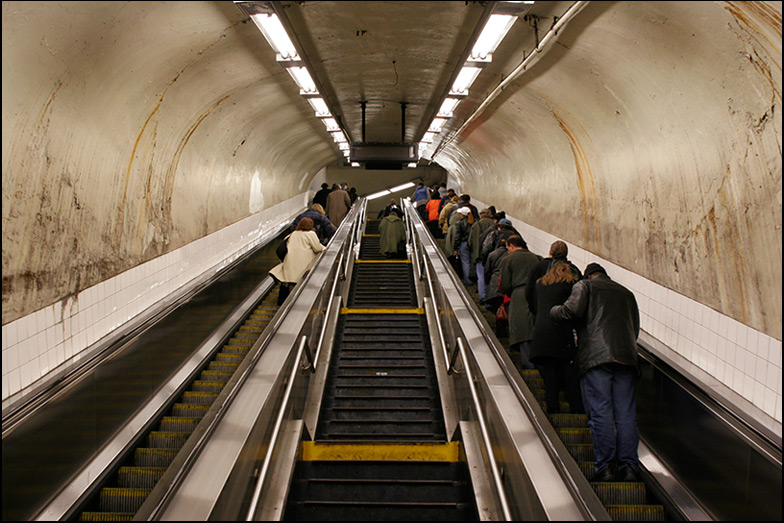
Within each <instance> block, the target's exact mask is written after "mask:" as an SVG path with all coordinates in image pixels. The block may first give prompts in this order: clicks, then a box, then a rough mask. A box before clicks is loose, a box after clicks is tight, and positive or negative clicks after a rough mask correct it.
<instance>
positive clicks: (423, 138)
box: [422, 131, 436, 143]
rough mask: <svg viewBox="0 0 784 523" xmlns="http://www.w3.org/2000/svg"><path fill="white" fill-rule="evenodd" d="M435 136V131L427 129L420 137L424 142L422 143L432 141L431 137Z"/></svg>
mask: <svg viewBox="0 0 784 523" xmlns="http://www.w3.org/2000/svg"><path fill="white" fill-rule="evenodd" d="M435 136H436V133H434V132H430V131H428V132H426V133H425V135H424V136H423V137H422V142H424V143H433V138H435Z"/></svg>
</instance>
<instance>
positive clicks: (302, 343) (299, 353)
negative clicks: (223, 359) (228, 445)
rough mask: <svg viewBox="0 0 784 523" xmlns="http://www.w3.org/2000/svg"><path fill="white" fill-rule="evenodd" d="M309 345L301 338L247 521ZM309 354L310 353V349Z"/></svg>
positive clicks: (306, 338)
mask: <svg viewBox="0 0 784 523" xmlns="http://www.w3.org/2000/svg"><path fill="white" fill-rule="evenodd" d="M307 345H308V337H307V336H304V335H303V336H302V338H300V341H299V348H298V349H297V354H296V356H295V357H294V358H295V359H294V364H293V365H292V366H291V373H290V374H289V377H288V378H289V379H288V383H286V390H285V392H284V393H283V401H282V402H281V404H280V408H279V409H278V415H277V418H276V419H275V427H274V428H273V429H272V436H271V437H270V442H269V445H268V446H267V449H268V450H267V453H266V455H265V456H264V463H263V464H262V466H261V472H259V478H258V479H257V480H256V485H255V486H254V488H253V497H252V498H251V501H250V506H249V508H248V513H247V515H246V516H245V521H253V516H254V514H255V512H256V509H257V507H258V504H259V498H260V497H261V487H262V485H263V484H264V480H265V479H266V477H267V472H268V471H269V468H270V463H271V462H272V454H273V452H272V451H273V449H274V448H275V445H276V444H277V442H278V435H279V434H280V429H281V427H282V426H283V419H284V417H285V415H286V409H287V408H288V405H289V400H290V399H291V390H292V389H293V388H294V379H295V378H296V377H297V372H298V371H299V370H300V366H299V362H300V361H301V360H302V353H303V352H304V351H305V347H307ZM308 352H310V350H309V348H308Z"/></svg>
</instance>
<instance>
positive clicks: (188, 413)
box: [79, 292, 278, 521]
mask: <svg viewBox="0 0 784 523" xmlns="http://www.w3.org/2000/svg"><path fill="white" fill-rule="evenodd" d="M275 294H276V293H274V292H268V293H267V295H266V296H265V297H264V299H263V300H262V301H261V303H259V305H258V306H257V307H256V308H255V310H254V311H253V312H252V313H251V314H250V315H249V316H248V317H247V319H246V320H245V321H244V322H243V324H242V325H241V326H240V327H239V328H238V329H237V330H236V331H235V332H234V334H233V335H232V336H231V337H230V338H229V339H228V340H227V341H226V343H225V344H224V345H223V346H222V347H221V349H220V350H219V351H218V352H217V353H216V354H215V356H214V357H213V358H212V361H210V362H209V363H208V364H207V365H206V366H205V367H204V369H203V370H201V372H200V373H199V375H198V376H197V378H196V379H195V380H194V381H193V382H192V383H191V384H190V386H189V387H188V390H186V391H185V392H183V393H182V394H181V396H180V397H179V398H178V399H177V401H176V402H175V403H174V404H173V405H172V406H171V407H170V409H169V410H168V412H167V413H166V414H165V415H164V416H163V417H161V418H160V420H159V421H158V422H157V423H156V426H155V428H154V430H151V431H149V432H148V433H147V434H146V435H145V436H144V437H143V438H142V442H141V444H140V445H139V446H138V447H137V448H136V449H135V450H134V451H133V452H132V453H131V454H130V455H129V456H128V458H127V459H126V460H125V462H124V463H123V464H122V465H121V466H120V467H119V468H118V469H117V470H115V471H114V472H113V473H112V474H111V476H110V478H109V480H108V481H107V483H106V484H105V486H104V487H103V488H101V489H100V492H99V493H98V494H97V495H95V496H93V499H92V500H90V501H89V502H88V503H87V504H86V505H85V508H84V509H83V511H82V512H81V514H80V516H79V520H81V521H131V520H132V519H133V516H134V515H135V514H136V512H137V511H138V510H139V507H141V505H142V504H143V503H144V501H145V500H146V499H147V497H148V496H149V494H150V492H151V491H152V489H153V487H154V486H155V484H156V483H157V482H158V480H159V479H160V478H161V477H162V476H163V474H164V473H165V472H166V469H167V468H168V466H169V465H170V464H171V463H172V461H173V460H174V458H175V456H176V455H177V453H178V452H179V450H180V449H181V448H182V447H183V445H184V444H185V441H186V440H187V439H188V437H190V435H191V433H192V432H193V431H194V430H195V428H196V426H197V425H198V424H199V422H200V421H201V419H202V418H203V417H204V415H205V414H206V412H207V411H208V410H209V408H210V406H211V405H212V403H213V402H214V401H215V399H216V398H217V397H218V394H219V393H220V392H221V391H222V390H223V388H224V387H225V385H226V383H227V382H228V381H229V379H230V378H231V377H232V375H233V374H234V372H235V371H236V370H237V368H238V367H239V366H240V364H241V363H242V361H243V359H244V358H245V356H246V355H247V354H248V352H249V351H250V349H251V347H252V346H253V344H254V343H255V342H256V340H257V339H258V338H259V336H260V335H261V333H262V332H263V331H264V329H265V328H266V326H267V325H268V324H269V322H270V320H271V319H272V317H273V316H274V315H275V312H276V311H277V309H278V306H277V296H275Z"/></svg>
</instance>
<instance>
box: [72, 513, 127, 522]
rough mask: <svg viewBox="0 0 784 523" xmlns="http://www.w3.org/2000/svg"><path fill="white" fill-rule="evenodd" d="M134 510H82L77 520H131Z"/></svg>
mask: <svg viewBox="0 0 784 523" xmlns="http://www.w3.org/2000/svg"><path fill="white" fill-rule="evenodd" d="M135 515H136V513H135V512H82V513H81V514H79V521H133V516H135Z"/></svg>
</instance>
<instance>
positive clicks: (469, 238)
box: [413, 184, 640, 481]
mask: <svg viewBox="0 0 784 523" xmlns="http://www.w3.org/2000/svg"><path fill="white" fill-rule="evenodd" d="M413 200H414V201H415V205H416V208H417V211H418V212H419V214H420V216H421V217H422V219H423V220H424V221H425V223H427V225H428V229H429V230H430V232H431V234H432V235H433V236H434V237H435V238H443V239H444V251H445V254H446V256H447V259H448V260H449V261H450V263H451V265H452V267H453V268H454V270H455V272H456V273H457V275H458V277H459V278H460V279H461V280H462V282H463V284H464V285H465V286H466V288H467V289H473V286H474V285H475V286H476V293H477V295H478V297H479V302H480V306H482V307H485V308H487V309H488V310H489V311H491V312H492V313H495V315H496V322H495V329H496V334H497V335H498V337H499V338H504V339H506V338H508V351H509V353H510V356H511V357H512V359H513V361H514V362H515V363H516V364H517V366H518V370H520V371H522V370H525V369H537V370H538V371H539V373H540V375H541V376H542V378H543V380H544V388H545V405H546V409H547V412H548V414H558V413H561V412H562V408H564V407H563V406H562V403H561V402H560V399H559V394H560V392H561V391H563V392H564V395H565V398H566V400H567V403H568V411H567V412H566V413H571V414H586V415H587V416H588V425H589V427H590V429H591V432H592V436H593V442H594V450H595V452H596V462H595V466H594V471H595V475H594V480H595V481H636V480H638V477H639V476H638V469H639V460H638V456H637V446H638V443H639V434H638V431H637V421H636V403H635V382H636V379H637V377H638V375H639V369H638V363H637V351H636V340H637V337H638V335H639V328H640V320H639V310H638V308H637V302H636V300H635V298H634V295H633V294H632V293H631V291H629V290H628V289H626V288H625V287H624V286H622V285H621V284H619V283H617V282H615V281H613V280H612V279H611V278H610V277H609V276H608V275H607V271H606V270H605V269H604V268H603V267H601V266H600V265H598V264H596V263H590V264H588V266H587V267H586V269H585V275H583V274H582V273H581V272H580V270H579V269H578V268H577V266H575V265H574V263H572V262H571V261H569V259H568V257H567V255H568V247H567V245H566V243H564V242H563V241H561V240H557V241H555V242H553V244H552V245H551V246H550V252H549V255H548V257H547V258H543V257H542V256H539V255H538V254H535V253H533V252H531V251H530V250H529V249H528V245H527V243H526V241H525V240H524V239H523V236H522V234H520V232H519V231H518V230H516V229H515V227H514V225H513V224H512V222H511V220H509V219H508V218H507V217H506V214H505V213H504V212H503V211H497V210H496V209H495V207H493V206H490V207H488V208H485V209H482V210H477V208H476V207H475V206H474V205H472V204H471V197H470V196H469V195H467V194H462V195H458V194H456V193H455V191H454V190H453V189H446V186H445V185H444V184H442V185H441V187H433V188H431V189H429V193H428V188H427V187H425V186H424V184H419V186H418V187H417V189H416V192H415V194H414V196H413ZM436 201H437V202H438V203H437V204H436V203H431V202H436ZM436 205H437V208H438V211H437V212H438V214H437V215H436V210H435V209H436ZM436 216H437V217H436ZM613 468H617V470H616V471H615V472H614V471H613Z"/></svg>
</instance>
